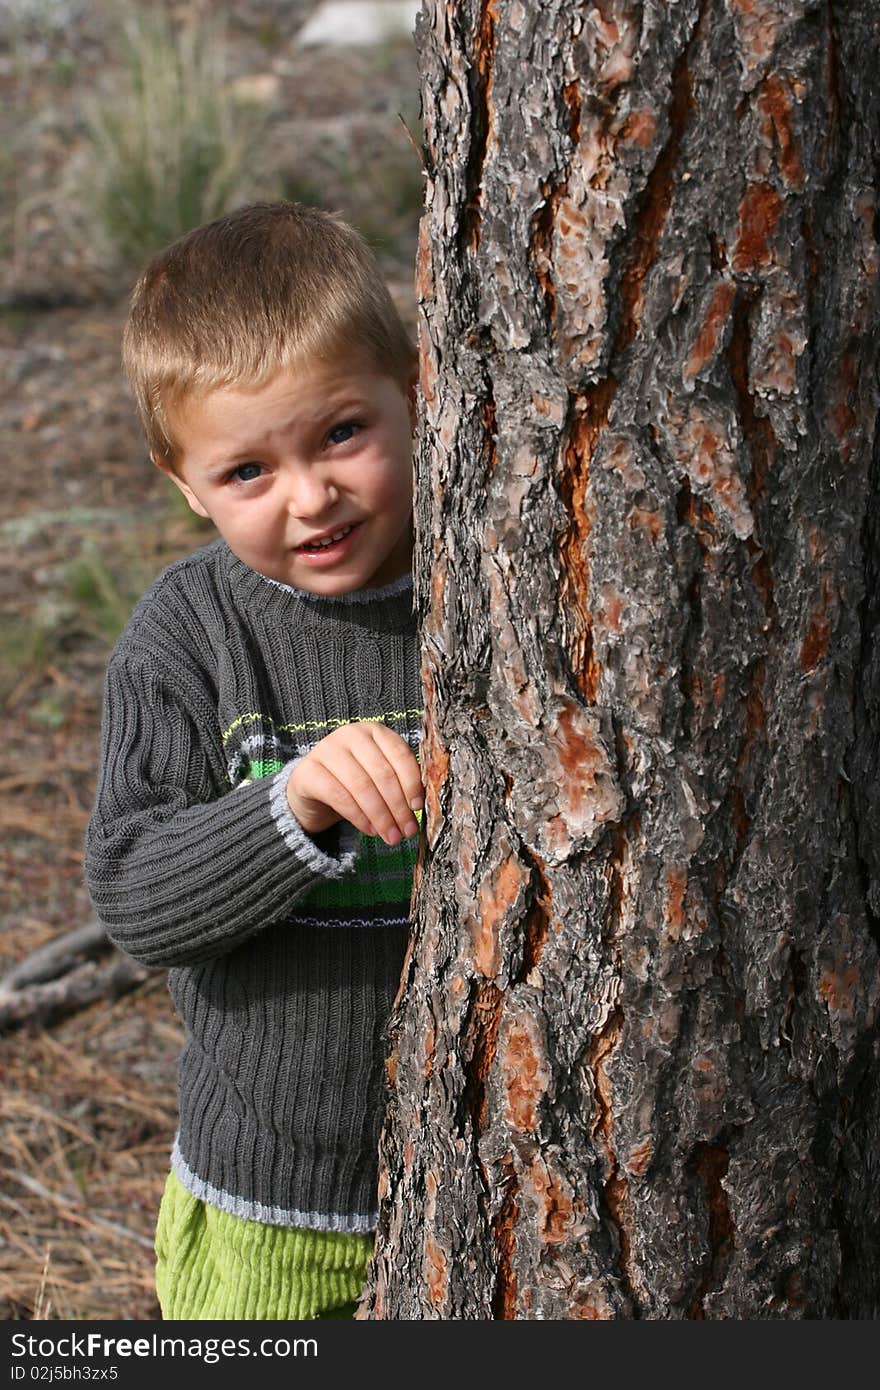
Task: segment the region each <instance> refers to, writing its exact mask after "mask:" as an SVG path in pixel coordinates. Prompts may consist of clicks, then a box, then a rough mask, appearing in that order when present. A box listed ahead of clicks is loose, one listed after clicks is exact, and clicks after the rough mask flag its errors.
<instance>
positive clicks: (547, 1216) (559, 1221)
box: [528, 1155, 574, 1245]
mask: <svg viewBox="0 0 880 1390" xmlns="http://www.w3.org/2000/svg"><path fill="white" fill-rule="evenodd" d="M528 1177H529V1179H530V1181H531V1184H532V1188H533V1189H534V1193H535V1198H536V1201H537V1206H538V1218H539V1222H540V1229H541V1234H542V1238H543V1240H544V1244H545V1245H561V1244H562V1243H563V1241H565V1239H566V1238H567V1236H568V1234H569V1231H570V1228H571V1222H572V1217H573V1215H574V1208H573V1206H572V1202H571V1192H570V1189H569V1187H568V1183H567V1182H565V1180H564V1178H562V1177H561V1175H559V1174H556V1173H554V1172H553V1171H552V1170H551V1168H550V1166H549V1164H548V1163H547V1162H546V1161H545V1160H544V1159H543V1158H541V1157H540V1155H539V1156H538V1157H537V1158H536V1159H535V1161H534V1163H533V1164H532V1165H531V1167H530V1168H529V1170H528Z"/></svg>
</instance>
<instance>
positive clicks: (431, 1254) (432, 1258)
mask: <svg viewBox="0 0 880 1390" xmlns="http://www.w3.org/2000/svg"><path fill="white" fill-rule="evenodd" d="M425 1282H426V1284H427V1285H428V1297H429V1298H430V1300H431V1302H432V1303H433V1305H434V1307H435V1308H441V1307H442V1306H443V1304H444V1303H445V1301H446V1285H447V1275H446V1254H445V1252H444V1251H443V1250H441V1249H440V1246H439V1245H437V1244H436V1243H435V1242H434V1241H433V1240H431V1238H430V1236H429V1237H428V1238H427V1240H426V1241H425Z"/></svg>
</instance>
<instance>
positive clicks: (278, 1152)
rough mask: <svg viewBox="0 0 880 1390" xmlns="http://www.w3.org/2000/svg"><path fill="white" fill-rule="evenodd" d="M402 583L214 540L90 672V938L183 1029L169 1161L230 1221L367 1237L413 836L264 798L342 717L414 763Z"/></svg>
mask: <svg viewBox="0 0 880 1390" xmlns="http://www.w3.org/2000/svg"><path fill="white" fill-rule="evenodd" d="M420 706H421V686H420V681H419V654H418V645H417V639H416V629H415V619H414V617H413V613H412V582H411V580H410V579H409V577H407V578H405V579H402V580H398V581H397V582H396V583H394V584H391V585H389V586H388V587H387V588H384V589H375V590H363V591H360V592H357V593H354V594H349V595H345V596H344V597H342V598H331V599H328V598H322V597H318V596H316V595H313V594H307V593H304V592H302V591H300V590H297V589H291V588H289V587H287V586H285V585H280V584H276V583H274V582H273V581H272V580H269V579H266V578H264V577H263V576H262V575H259V574H256V573H255V572H254V571H253V570H251V569H249V568H248V566H246V565H244V564H243V563H242V562H241V561H240V560H238V559H237V558H236V557H235V556H234V555H233V554H232V552H231V551H230V550H229V548H228V547H227V546H226V544H225V543H224V542H223V541H218V542H216V543H215V544H213V545H211V546H208V547H207V548H205V549H204V550H201V551H198V552H197V553H196V554H194V555H191V556H189V557H188V558H187V559H185V560H182V561H179V562H178V563H177V564H174V565H171V566H170V567H169V568H168V569H167V570H165V572H164V573H163V574H162V575H161V576H160V577H159V579H158V580H157V581H156V582H155V584H154V585H153V586H152V588H151V589H150V590H149V591H148V592H147V594H146V595H145V596H144V597H143V598H142V599H141V601H140V603H139V604H138V605H137V607H136V609H135V611H134V613H133V615H132V618H131V621H130V622H129V625H128V627H127V628H126V630H125V632H124V634H123V635H122V637H121V638H120V640H119V642H118V643H117V645H116V647H115V649H114V651H113V654H112V657H111V660H110V665H109V669H108V673H107V682H106V690H105V699H104V713H103V724H102V757H101V768H100V774H99V779H98V789H97V797H96V802H95V807H94V811H93V814H92V819H91V822H90V825H89V831H88V836H87V843H86V879H87V883H88V888H89V892H90V894H91V897H92V901H93V903H94V906H95V909H96V911H97V913H98V914H99V916H100V918H101V921H102V922H103V923H104V924H105V925H106V927H107V931H108V933H109V935H110V937H111V939H112V940H113V941H114V942H116V944H117V945H118V946H120V947H121V948H122V949H123V950H124V951H127V952H128V953H129V954H130V955H132V956H134V957H135V959H136V960H140V961H143V962H145V963H146V964H148V965H164V966H169V967H171V969H170V974H169V985H170V989H171V993H172V996H173V999H174V1002H175V1005H176V1007H177V1010H178V1012H179V1014H180V1017H181V1019H182V1020H183V1023H184V1025H185V1030H186V1041H185V1046H184V1050H183V1053H182V1056H181V1059H180V1068H179V1082H180V1125H179V1130H178V1134H177V1138H176V1140H175V1145H174V1152H173V1155H172V1164H173V1167H174V1170H175V1172H176V1173H177V1176H178V1177H179V1178H180V1180H181V1182H182V1183H183V1184H184V1186H185V1187H187V1188H188V1189H189V1190H190V1191H191V1192H193V1193H195V1194H196V1195H197V1196H199V1197H201V1198H203V1199H204V1200H205V1201H207V1202H209V1203H211V1204H213V1205H214V1206H218V1207H221V1208H223V1209H224V1210H226V1211H230V1212H233V1213H234V1214H235V1215H237V1216H241V1217H246V1218H248V1219H251V1220H257V1221H265V1222H271V1223H273V1224H277V1225H291V1226H310V1227H317V1228H320V1229H325V1230H337V1231H369V1230H370V1229H372V1227H373V1226H374V1225H375V1221H376V1181H377V1175H376V1147H377V1142H378V1136H379V1128H380V1124H381V1115H382V1092H383V1061H384V1054H385V1028H386V1024H387V1020H388V1015H389V1012H390V1008H391V1003H392V1000H393V998H394V994H395V992H396V989H397V985H398V982H399V978H400V971H401V966H402V962H403V956H404V951H405V946H406V939H407V929H408V911H409V899H410V892H411V887H412V871H413V866H414V858H415V852H416V846H417V842H416V841H415V840H404V841H403V842H402V843H401V844H400V845H398V846H397V847H396V848H395V849H392V848H390V847H388V846H386V845H385V844H384V842H383V841H382V840H381V839H378V838H368V837H366V836H361V835H359V834H358V832H357V831H356V830H355V828H354V827H353V826H351V825H348V824H346V823H344V822H341V823H339V824H338V825H337V826H335V827H333V828H332V829H331V830H330V831H327V832H325V833H324V834H322V835H319V836H315V837H311V836H309V835H307V834H306V833H305V831H304V830H303V829H302V828H301V826H300V825H299V824H298V822H297V821H296V819H295V818H294V816H293V815H292V814H291V811H290V809H289V806H288V803H287V797H286V792H285V787H286V781H287V777H288V776H289V774H290V770H291V768H292V766H293V762H294V761H295V759H296V758H297V757H299V756H301V755H303V754H304V753H306V752H307V751H308V750H309V749H310V748H311V747H313V745H314V744H315V743H316V742H317V741H318V740H319V739H321V738H322V737H324V736H325V735H326V734H327V733H329V732H330V731H331V730H332V729H334V728H336V727H338V725H339V724H341V723H347V722H349V721H351V720H358V719H378V720H383V721H384V722H385V723H386V724H387V725H388V727H389V728H392V729H394V730H396V731H397V732H398V733H400V734H401V735H402V737H404V738H405V739H407V740H408V741H409V743H410V746H411V747H412V748H413V750H414V751H416V752H417V751H418V744H419V734H420V730H421V708H420Z"/></svg>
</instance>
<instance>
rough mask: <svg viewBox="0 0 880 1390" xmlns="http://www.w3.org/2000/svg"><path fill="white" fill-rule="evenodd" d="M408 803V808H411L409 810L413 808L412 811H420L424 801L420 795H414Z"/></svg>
mask: <svg viewBox="0 0 880 1390" xmlns="http://www.w3.org/2000/svg"><path fill="white" fill-rule="evenodd" d="M409 804H410V809H411V810H413V811H421V809H422V807H423V806H424V804H425V803H424V801H423V799H422V798H421V797H420V796H414V797H413V799H412V801H411V802H410V803H409Z"/></svg>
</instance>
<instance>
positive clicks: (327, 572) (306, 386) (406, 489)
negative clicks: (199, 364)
mask: <svg viewBox="0 0 880 1390" xmlns="http://www.w3.org/2000/svg"><path fill="white" fill-rule="evenodd" d="M414 392H415V380H414V379H413V382H412V383H411V384H410V386H409V388H408V389H404V388H403V387H402V386H400V385H399V384H398V383H397V382H396V381H395V380H394V379H393V378H391V377H388V376H382V375H379V374H377V373H376V371H375V370H374V369H372V368H371V367H368V366H366V365H365V364H363V363H361V364H360V365H352V364H350V363H342V362H337V363H324V362H321V363H315V364H308V365H303V366H297V367H291V368H284V369H282V370H281V371H279V372H278V373H277V375H276V376H274V377H272V378H271V380H270V381H268V382H267V383H265V384H264V385H262V386H258V387H255V388H240V387H221V388H219V389H218V390H216V391H211V392H209V393H208V394H207V395H206V396H201V397H189V398H187V399H186V400H184V401H183V403H182V404H181V406H180V407H179V409H178V410H177V412H176V413H175V417H174V426H175V432H176V436H177V440H178V457H177V460H176V464H175V467H174V470H173V471H172V469H171V467H170V466H169V465H168V464H166V463H164V462H162V461H160V460H158V459H157V460H156V462H157V463H158V466H159V467H160V468H161V469H162V470H163V472H165V473H168V474H169V476H170V477H171V478H172V479H173V481H174V482H175V483H176V484H177V486H178V487H179V488H180V490H181V492H182V493H183V494H184V496H185V497H186V499H187V501H188V502H189V505H190V506H191V507H192V509H193V511H194V512H197V513H198V514H199V516H206V517H210V518H211V520H212V521H213V523H214V525H215V526H216V527H217V530H218V531H219V532H220V534H221V536H222V537H223V538H224V540H225V541H226V542H227V544H228V545H229V547H230V549H231V550H232V551H234V553H235V554H236V555H237V556H238V557H239V559H240V560H244V562H245V564H247V565H250V566H251V568H252V569H255V570H257V571H258V572H259V573H260V574H264V575H267V576H268V578H269V579H277V580H280V581H281V582H282V583H283V584H293V585H294V586H295V587H296V588H298V589H307V590H309V591H311V592H312V593H315V594H326V595H328V596H332V595H337V594H347V593H351V592H353V591H354V590H356V589H365V588H371V589H372V588H380V587H381V586H382V585H384V584H390V583H391V581H392V580H394V579H399V578H400V576H401V575H403V574H406V573H408V571H409V568H410V562H411V558H412V530H411V522H412V430H413V423H414V411H415V407H414ZM349 528H351V529H350V530H349ZM343 530H345V531H347V532H348V534H346V535H344V536H343V537H341V538H340V539H339V540H336V541H333V542H332V543H331V544H330V545H328V546H326V547H321V546H310V542H311V543H314V542H316V541H317V540H318V539H319V538H323V539H326V538H327V537H328V536H332V535H333V534H334V533H335V532H338V531H343Z"/></svg>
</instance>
